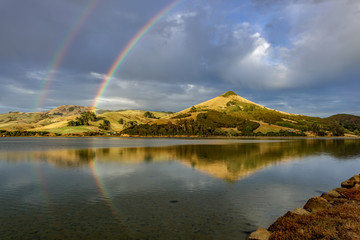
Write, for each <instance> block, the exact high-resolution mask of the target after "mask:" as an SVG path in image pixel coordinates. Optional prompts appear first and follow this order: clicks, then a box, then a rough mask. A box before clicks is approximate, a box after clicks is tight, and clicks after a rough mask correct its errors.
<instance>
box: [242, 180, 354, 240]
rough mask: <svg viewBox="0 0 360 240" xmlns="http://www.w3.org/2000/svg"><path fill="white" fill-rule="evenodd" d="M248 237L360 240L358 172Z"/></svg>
mask: <svg viewBox="0 0 360 240" xmlns="http://www.w3.org/2000/svg"><path fill="white" fill-rule="evenodd" d="M249 239H250V240H268V239H279V240H281V239H292V240H296V239H329V240H330V239H349V240H355V239H357V240H360V175H354V176H353V177H351V178H350V179H348V180H346V181H344V182H342V183H341V188H335V189H333V190H331V191H329V192H327V193H323V194H322V195H321V196H320V197H314V198H311V199H309V200H308V201H307V203H306V204H305V205H304V207H303V208H297V209H295V210H294V211H292V212H287V213H286V214H285V215H284V216H282V217H280V218H278V219H277V220H276V221H275V223H273V224H272V225H271V226H270V227H269V228H268V229H263V228H259V229H258V230H257V231H255V232H253V233H252V234H251V235H250V237H249Z"/></svg>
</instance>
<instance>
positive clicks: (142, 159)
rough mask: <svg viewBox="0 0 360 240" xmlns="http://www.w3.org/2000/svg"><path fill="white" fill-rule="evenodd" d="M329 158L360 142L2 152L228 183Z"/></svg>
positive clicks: (11, 158)
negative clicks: (165, 168)
mask: <svg viewBox="0 0 360 240" xmlns="http://www.w3.org/2000/svg"><path fill="white" fill-rule="evenodd" d="M320 154H329V155H331V156H333V157H335V158H338V159H342V160H346V159H349V158H354V157H357V156H359V155H360V141H359V140H357V139H329V140H318V139H308V140H289V141H279V142H253V143H236V144H222V145H179V146H167V147H134V148H99V149H93V148H89V149H68V150H52V151H33V152H0V159H2V160H3V161H8V162H11V163H14V162H24V161H45V162H47V163H48V164H51V165H53V166H56V167H60V168H68V167H80V166H88V165H89V164H90V163H92V162H94V161H95V160H96V161H97V162H98V163H102V162H104V163H105V162H114V163H116V162H117V163H124V164H141V163H150V162H169V161H178V162H181V163H183V164H185V165H186V166H189V167H191V168H194V169H196V170H199V171H201V172H204V173H206V174H209V175H211V176H213V177H216V178H221V179H223V180H226V181H228V182H234V181H236V180H239V179H242V178H244V177H246V176H248V175H250V174H252V173H254V172H256V171H258V170H260V169H263V168H265V167H267V166H271V165H274V164H278V163H280V162H285V161H291V160H294V159H298V158H301V157H306V156H311V155H320Z"/></svg>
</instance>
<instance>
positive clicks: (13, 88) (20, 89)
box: [6, 85, 36, 95]
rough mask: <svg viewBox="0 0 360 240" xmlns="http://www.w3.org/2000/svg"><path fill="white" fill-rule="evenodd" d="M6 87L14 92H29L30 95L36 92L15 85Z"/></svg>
mask: <svg viewBox="0 0 360 240" xmlns="http://www.w3.org/2000/svg"><path fill="white" fill-rule="evenodd" d="M6 88H7V89H8V90H9V91H11V92H13V93H15V94H30V95H33V94H36V92H35V91H33V90H30V89H26V88H23V87H19V86H15V85H7V86H6Z"/></svg>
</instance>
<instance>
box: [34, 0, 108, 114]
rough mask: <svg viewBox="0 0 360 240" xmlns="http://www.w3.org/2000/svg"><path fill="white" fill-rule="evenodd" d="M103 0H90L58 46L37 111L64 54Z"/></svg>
mask: <svg viewBox="0 0 360 240" xmlns="http://www.w3.org/2000/svg"><path fill="white" fill-rule="evenodd" d="M100 1H101V0H89V1H88V3H87V5H86V6H85V8H84V10H83V11H82V12H81V14H80V15H79V17H78V18H77V19H76V20H75V22H74V24H73V25H72V26H71V27H70V28H69V30H68V32H67V33H66V35H65V38H64V39H63V40H62V41H61V42H60V44H59V46H58V47H57V49H56V51H55V53H54V55H53V58H52V60H51V62H50V65H49V68H48V70H47V71H46V76H45V78H44V81H43V83H42V85H41V87H40V92H39V95H38V97H37V98H36V100H35V104H34V105H35V107H34V109H35V112H36V111H39V110H40V108H41V107H42V106H43V104H44V101H45V99H46V94H47V92H48V90H49V87H50V83H51V81H52V79H53V78H54V76H55V73H56V69H58V67H59V66H60V64H61V63H62V61H63V59H64V56H65V54H66V52H67V51H68V49H69V48H70V46H71V44H72V42H73V41H74V39H75V37H76V35H77V33H78V32H79V30H80V28H81V27H82V25H83V24H84V23H85V21H86V20H87V18H88V17H89V16H90V14H91V13H92V12H93V10H94V9H95V7H96V5H97V4H98V3H99V2H100Z"/></svg>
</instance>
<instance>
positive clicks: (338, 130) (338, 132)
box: [329, 123, 344, 136]
mask: <svg viewBox="0 0 360 240" xmlns="http://www.w3.org/2000/svg"><path fill="white" fill-rule="evenodd" d="M329 128H330V131H331V132H332V134H333V136H344V129H343V128H342V127H341V126H340V125H339V124H338V123H333V124H331V125H330V127H329Z"/></svg>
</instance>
